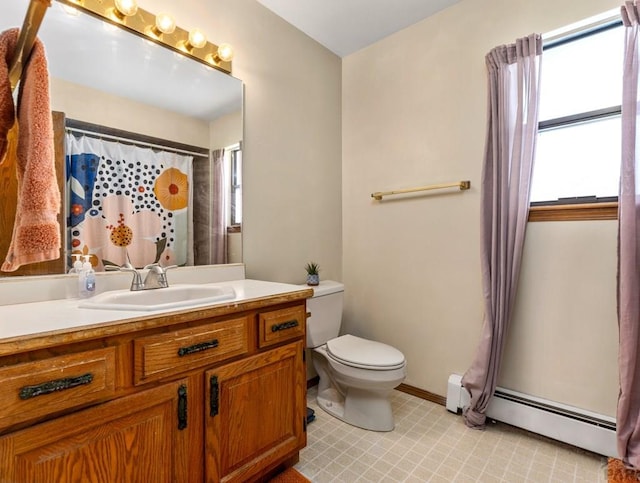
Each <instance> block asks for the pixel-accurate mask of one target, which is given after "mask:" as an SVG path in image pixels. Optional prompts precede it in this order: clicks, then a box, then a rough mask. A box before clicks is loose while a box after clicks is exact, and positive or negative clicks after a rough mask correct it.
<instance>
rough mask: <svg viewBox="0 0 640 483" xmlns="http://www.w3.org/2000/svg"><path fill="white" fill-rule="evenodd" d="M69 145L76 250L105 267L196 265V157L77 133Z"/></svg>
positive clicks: (71, 234) (71, 231) (70, 221)
mask: <svg viewBox="0 0 640 483" xmlns="http://www.w3.org/2000/svg"><path fill="white" fill-rule="evenodd" d="M66 143H67V149H66V153H67V155H66V173H67V179H66V181H67V187H68V193H69V196H68V198H69V199H68V200H67V203H68V218H67V227H68V234H67V235H68V237H67V239H68V244H69V247H68V253H70V254H72V255H86V256H88V257H89V259H90V260H91V263H92V264H93V266H94V267H95V268H96V269H97V270H104V267H105V266H106V265H123V264H125V263H126V262H127V261H128V260H130V261H131V263H132V264H133V265H134V266H135V267H137V268H142V267H144V266H145V265H148V264H150V263H154V262H158V263H160V264H161V265H192V264H193V250H191V249H190V247H191V246H192V245H193V242H192V236H193V235H192V233H193V194H192V184H193V182H192V162H193V157H192V156H185V155H181V154H177V153H173V152H168V151H163V150H154V149H151V148H142V147H139V146H135V145H130V144H125V143H120V142H111V141H105V140H103V139H96V138H92V137H88V136H84V135H82V136H77V135H75V134H72V133H68V134H67V136H66ZM70 258H71V257H69V259H68V260H67V263H68V265H70V264H71V263H72V260H71V259H70Z"/></svg>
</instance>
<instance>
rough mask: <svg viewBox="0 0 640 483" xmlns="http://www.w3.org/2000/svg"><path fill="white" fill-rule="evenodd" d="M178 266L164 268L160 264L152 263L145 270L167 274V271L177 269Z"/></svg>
mask: <svg viewBox="0 0 640 483" xmlns="http://www.w3.org/2000/svg"><path fill="white" fill-rule="evenodd" d="M177 267H178V265H169V266H167V267H163V266H162V265H160V264H159V263H158V262H155V263H150V264H149V265H146V266H145V267H144V268H145V270H147V269H148V270H156V271H157V272H159V273H165V272H166V271H167V270H170V269H172V268H177Z"/></svg>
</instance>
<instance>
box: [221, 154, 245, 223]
mask: <svg viewBox="0 0 640 483" xmlns="http://www.w3.org/2000/svg"><path fill="white" fill-rule="evenodd" d="M225 152H226V153H228V157H227V159H228V170H227V172H228V173H229V203H228V206H229V211H228V215H227V219H228V222H227V226H228V227H229V229H230V231H240V228H241V225H242V149H241V145H240V144H236V145H234V146H230V147H228V148H226V149H225Z"/></svg>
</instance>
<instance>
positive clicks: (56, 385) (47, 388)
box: [20, 373, 93, 400]
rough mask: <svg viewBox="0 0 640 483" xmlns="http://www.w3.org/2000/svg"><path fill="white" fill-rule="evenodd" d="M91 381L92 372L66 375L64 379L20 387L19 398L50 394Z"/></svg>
mask: <svg viewBox="0 0 640 483" xmlns="http://www.w3.org/2000/svg"><path fill="white" fill-rule="evenodd" d="M91 381H93V374H91V373H87V374H83V375H82V376H78V377H68V378H65V379H55V380H53V381H48V382H43V383H42V384H36V385H35V386H24V387H23V388H21V389H20V399H23V400H24V399H31V398H32V397H36V396H42V395H43V394H51V393H52V392H57V391H64V390H65V389H71V388H72V387H77V386H84V385H86V384H90V383H91Z"/></svg>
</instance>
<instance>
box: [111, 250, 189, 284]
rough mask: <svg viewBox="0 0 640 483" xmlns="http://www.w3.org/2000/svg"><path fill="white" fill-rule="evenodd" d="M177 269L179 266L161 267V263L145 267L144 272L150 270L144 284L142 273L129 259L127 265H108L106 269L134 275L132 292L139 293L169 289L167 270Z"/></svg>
mask: <svg viewBox="0 0 640 483" xmlns="http://www.w3.org/2000/svg"><path fill="white" fill-rule="evenodd" d="M127 258H128V257H127ZM176 267H177V265H171V266H168V267H161V266H160V264H159V263H151V264H149V265H147V266H146V267H144V270H149V271H148V272H147V275H146V277H145V278H144V282H143V281H142V276H141V275H140V272H139V271H138V270H137V269H136V268H135V267H134V266H133V265H131V262H130V261H129V260H128V259H127V263H125V264H124V265H122V266H120V267H119V266H117V265H107V266H106V267H105V269H106V270H109V271H119V272H131V273H133V279H132V280H131V288H130V290H131V291H132V292H138V291H140V290H151V289H155V288H167V287H168V286H169V281H168V280H167V270H169V269H170V268H176Z"/></svg>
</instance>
